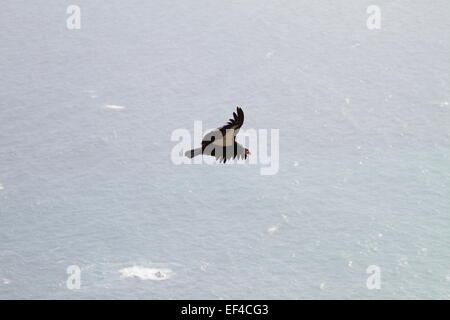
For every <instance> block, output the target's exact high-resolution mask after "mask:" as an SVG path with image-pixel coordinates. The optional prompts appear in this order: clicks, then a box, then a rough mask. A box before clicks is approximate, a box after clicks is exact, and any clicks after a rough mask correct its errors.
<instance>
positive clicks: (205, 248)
mask: <svg viewBox="0 0 450 320" xmlns="http://www.w3.org/2000/svg"><path fill="white" fill-rule="evenodd" d="M68 4H69V3H62V2H60V1H45V2H44V1H36V2H31V1H20V2H19V1H14V2H9V3H4V4H3V5H2V10H0V39H1V42H0V50H1V54H0V74H1V86H0V104H1V105H0V108H1V109H0V189H1V190H0V219H1V220H0V298H2V299H5V298H14V299H16V298H64V299H79V298H107V299H109V298H147V299H158V298H170V299H179V298H187V299H189V298H204V299H217V298H235V299H239V298H244V299H246V298H248V299H250V298H255V299H279V298H285V299H299V298H318V299H331V298H355V299H360V298H364V299H366V298H369V299H386V298H395V299H400V298H407V299H416V298H437V299H449V298H450V250H449V249H450V232H449V231H450V218H449V214H450V183H449V182H450V170H449V169H450V159H449V156H450V149H449V147H450V130H449V128H450V126H449V124H450V116H449V112H450V110H449V108H450V106H449V101H450V94H449V92H450V91H449V80H450V79H449V70H450V61H449V58H448V57H449V53H450V40H449V37H448V31H449V27H450V22H449V19H448V13H449V8H450V5H449V3H448V2H447V1H433V2H432V3H429V2H426V1H398V2H392V1H377V4H378V5H379V6H380V7H381V12H382V29H381V30H375V31H371V30H368V29H367V27H366V19H367V17H368V15H367V14H366V8H367V6H368V5H371V4H373V3H372V1H356V0H355V1H338V2H336V1H314V2H311V1H281V2H280V1H260V0H259V1H247V2H245V4H243V3H240V2H237V1H232V2H230V1H226V2H225V1H215V2H210V1H189V2H186V1H170V2H167V1H127V2H126V3H125V2H124V1H107V2H106V1H94V2H92V1H85V0H78V1H76V3H74V4H77V5H79V6H80V7H81V23H82V25H81V30H67V29H66V17H67V14H66V7H67V5H68ZM105 105H119V106H124V107H125V108H124V109H108V108H105ZM236 105H241V106H243V108H244V110H245V112H246V122H245V124H244V126H245V127H244V128H267V129H270V128H279V129H280V170H279V173H278V174H277V175H274V176H261V175H260V173H259V169H260V167H259V166H256V165H247V166H208V165H196V166H194V165H181V166H175V165H174V164H173V163H172V162H171V159H170V153H171V150H172V148H173V146H174V145H175V144H176V143H175V142H172V141H170V137H171V134H172V132H173V130H175V129H177V128H186V129H189V130H191V131H192V130H193V122H194V120H203V121H204V126H205V127H208V128H211V127H216V126H219V125H221V124H223V122H224V121H225V120H227V119H228V117H229V116H230V115H231V112H232V111H233V109H234V108H235V106H236ZM69 265H78V266H79V267H80V268H81V270H82V273H81V281H82V284H81V289H80V290H69V289H67V288H66V279H67V277H68V275H67V273H66V268H67V267H68V266H69ZM369 265H377V266H379V267H380V268H381V289H380V290H368V289H367V287H366V279H367V277H368V276H369V275H368V274H366V268H367V267H368V266H369ZM133 266H136V267H137V269H138V270H143V271H145V270H146V269H145V268H163V269H170V270H171V271H172V273H171V275H170V277H169V278H168V279H167V280H164V281H152V280H143V279H140V278H136V277H135V278H133V277H123V274H122V275H121V273H120V270H123V269H124V268H128V267H133Z"/></svg>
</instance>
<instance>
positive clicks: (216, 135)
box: [202, 107, 244, 149]
mask: <svg viewBox="0 0 450 320" xmlns="http://www.w3.org/2000/svg"><path fill="white" fill-rule="evenodd" d="M243 123H244V112H243V111H242V109H241V108H239V107H237V108H236V112H233V119H230V120H228V123H227V124H226V125H224V126H222V127H220V128H218V129H216V130H213V131H211V132H209V133H208V134H207V135H205V136H204V137H203V141H202V148H203V149H204V148H205V147H206V146H208V145H209V144H210V143H214V144H215V145H218V146H231V145H233V143H234V140H235V138H236V135H237V133H238V132H239V128H240V127H242V124H243Z"/></svg>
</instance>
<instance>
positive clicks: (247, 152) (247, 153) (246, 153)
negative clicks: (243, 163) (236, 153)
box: [245, 148, 252, 156]
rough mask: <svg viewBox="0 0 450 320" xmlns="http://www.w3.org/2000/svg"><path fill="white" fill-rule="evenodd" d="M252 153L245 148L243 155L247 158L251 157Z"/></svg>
mask: <svg viewBox="0 0 450 320" xmlns="http://www.w3.org/2000/svg"><path fill="white" fill-rule="evenodd" d="M251 154H252V153H251V152H250V150H248V149H247V148H245V155H246V156H248V155H251Z"/></svg>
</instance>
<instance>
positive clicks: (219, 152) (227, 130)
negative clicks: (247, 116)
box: [185, 107, 250, 163]
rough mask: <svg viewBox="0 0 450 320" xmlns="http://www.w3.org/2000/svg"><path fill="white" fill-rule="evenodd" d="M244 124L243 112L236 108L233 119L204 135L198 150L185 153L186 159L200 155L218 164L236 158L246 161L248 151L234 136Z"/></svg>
mask: <svg viewBox="0 0 450 320" xmlns="http://www.w3.org/2000/svg"><path fill="white" fill-rule="evenodd" d="M243 123H244V112H243V111H242V109H241V108H239V107H237V108H236V112H233V119H230V120H228V122H227V124H226V125H224V126H222V127H220V128H217V129H216V130H213V131H211V132H209V133H208V134H206V135H205V136H204V137H203V140H202V146H201V147H200V148H196V149H192V150H189V151H186V153H185V155H186V157H189V158H193V157H195V156H198V155H200V154H203V155H208V156H213V157H215V158H216V159H217V160H219V161H220V162H224V163H225V162H227V160H230V159H234V158H238V159H247V155H249V154H250V151H249V150H248V149H247V148H244V147H243V146H242V145H241V144H239V143H237V142H236V135H237V134H238V132H239V129H240V128H241V127H242V124H243Z"/></svg>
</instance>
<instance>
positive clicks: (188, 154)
mask: <svg viewBox="0 0 450 320" xmlns="http://www.w3.org/2000/svg"><path fill="white" fill-rule="evenodd" d="M199 154H202V148H197V149H192V150H189V151H186V152H185V154H184V155H185V156H186V157H188V158H193V157H195V156H198V155H199Z"/></svg>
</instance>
